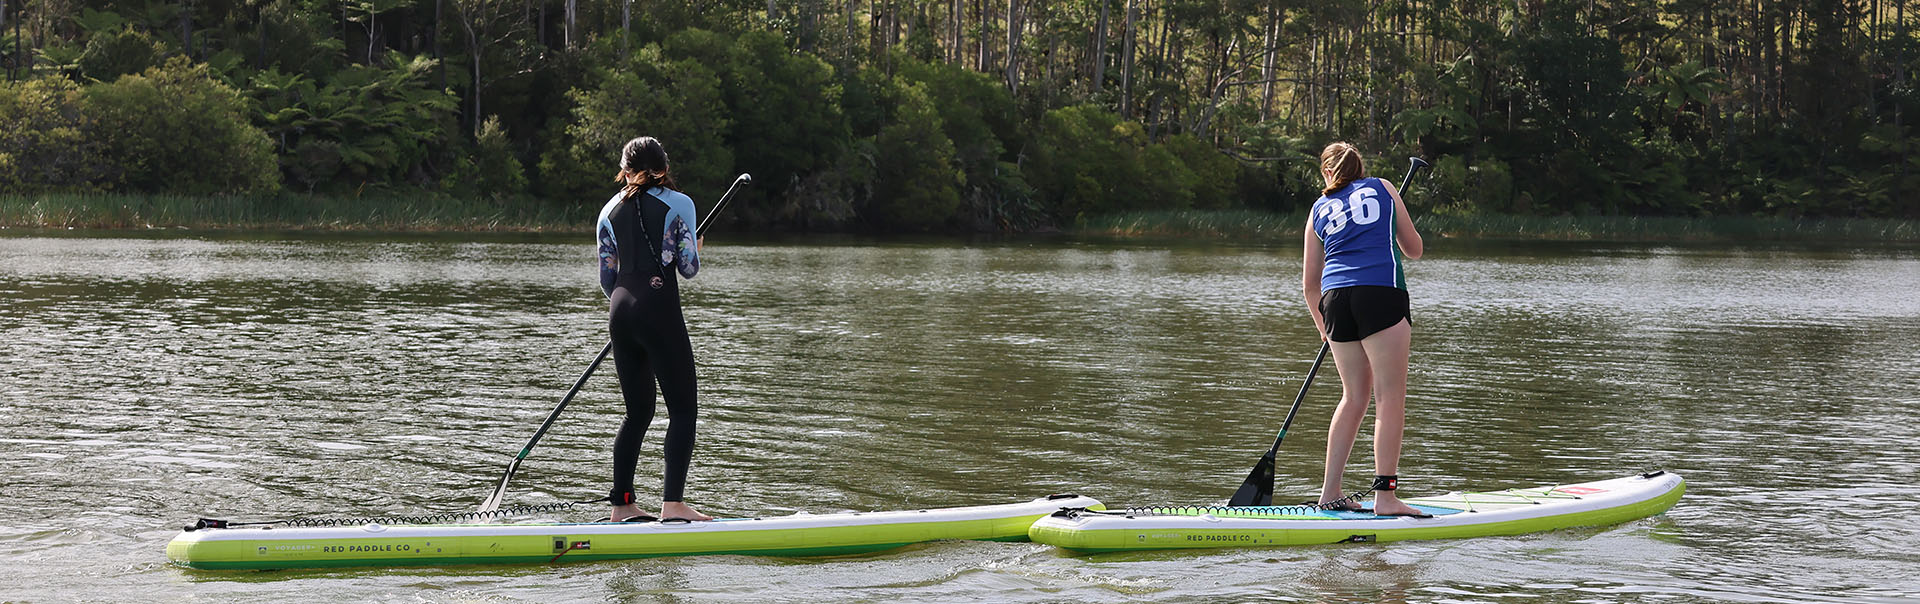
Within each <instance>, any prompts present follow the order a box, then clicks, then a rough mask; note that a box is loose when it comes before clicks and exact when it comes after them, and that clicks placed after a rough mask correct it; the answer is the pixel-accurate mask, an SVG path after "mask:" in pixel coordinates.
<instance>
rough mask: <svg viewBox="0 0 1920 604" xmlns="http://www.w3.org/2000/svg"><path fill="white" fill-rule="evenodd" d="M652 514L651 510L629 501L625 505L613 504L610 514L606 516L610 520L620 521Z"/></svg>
mask: <svg viewBox="0 0 1920 604" xmlns="http://www.w3.org/2000/svg"><path fill="white" fill-rule="evenodd" d="M652 515H653V512H649V511H646V510H643V509H640V506H639V505H638V504H633V503H629V504H626V505H616V506H613V512H612V513H611V514H608V515H607V518H608V519H609V520H610V521H612V522H620V521H622V520H626V519H628V518H632V517H634V516H652Z"/></svg>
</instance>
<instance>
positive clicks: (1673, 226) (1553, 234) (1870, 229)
mask: <svg viewBox="0 0 1920 604" xmlns="http://www.w3.org/2000/svg"><path fill="white" fill-rule="evenodd" d="M1306 220H1307V218H1306V214H1304V213H1289V214H1279V213H1272V212H1257V211H1246V210H1232V211H1200V210H1179V211H1155V212H1127V213H1121V214H1110V215H1106V216H1099V217H1095V218H1090V219H1087V220H1086V221H1084V222H1082V223H1081V224H1080V225H1079V226H1076V227H1075V228H1073V229H1070V231H1071V232H1072V233H1074V234H1076V235H1081V236H1089V237H1117V238H1129V239H1131V238H1163V237H1165V238H1176V237H1204V238H1215V239H1237V240H1247V241H1257V240H1280V239H1290V238H1297V237H1300V236H1301V234H1302V233H1303V230H1304V227H1305V225H1306ZM1414 224H1415V225H1416V226H1417V227H1418V228H1419V229H1420V232H1421V234H1422V235H1424V236H1427V237H1436V236H1437V237H1443V238H1479V239H1540V240H1568V241H1852V242H1898V241H1920V221H1914V220H1898V219H1888V218H1819V219H1811V218H1809V219H1793V218H1770V217H1728V218H1680V217H1666V216H1660V217H1638V216H1422V217H1419V218H1417V219H1416V220H1415V223H1414Z"/></svg>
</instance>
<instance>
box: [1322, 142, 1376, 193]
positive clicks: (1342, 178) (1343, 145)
mask: <svg viewBox="0 0 1920 604" xmlns="http://www.w3.org/2000/svg"><path fill="white" fill-rule="evenodd" d="M1320 177H1321V178H1323V179H1325V180H1326V181H1327V187H1326V188H1325V189H1321V190H1320V194H1321V195H1332V194H1333V192H1334V191H1338V190H1341V189H1344V188H1347V185H1348V184H1351V183H1352V182H1353V181H1356V180H1360V179H1362V178H1366V177H1367V165H1366V162H1365V161H1364V160H1362V159H1361V158H1360V149H1358V148H1355V147H1354V146H1353V145H1352V144H1350V143H1347V142H1345V141H1341V142H1336V143H1333V144H1331V145H1327V148H1325V149H1322V150H1320Z"/></svg>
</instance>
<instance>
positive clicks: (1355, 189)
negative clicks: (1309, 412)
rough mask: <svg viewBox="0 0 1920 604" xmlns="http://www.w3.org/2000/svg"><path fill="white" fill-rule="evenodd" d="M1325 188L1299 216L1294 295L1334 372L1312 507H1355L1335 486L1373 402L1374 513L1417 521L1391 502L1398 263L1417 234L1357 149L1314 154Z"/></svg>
mask: <svg viewBox="0 0 1920 604" xmlns="http://www.w3.org/2000/svg"><path fill="white" fill-rule="evenodd" d="M1320 175H1321V177H1322V178H1324V179H1325V180H1326V188H1325V189H1323V190H1322V191H1321V197H1320V199H1318V200H1316V201H1314V202H1313V209H1312V210H1311V211H1310V212H1309V213H1308V216H1307V234H1306V253H1305V255H1304V258H1303V260H1302V262H1301V264H1302V266H1301V273H1300V281H1301V290H1302V292H1301V293H1302V294H1304V295H1305V296H1306V300H1307V307H1308V309H1309V310H1310V311H1311V312H1312V313H1313V323H1314V326H1315V327H1317V328H1319V330H1320V335H1321V337H1322V338H1325V339H1326V340H1327V342H1328V343H1329V347H1330V348H1331V349H1332V351H1333V364H1334V367H1336V368H1338V369H1339V371H1340V391H1341V392H1340V406H1339V408H1337V409H1336V410H1335V411H1334V414H1333V425H1332V427H1330V428H1328V430H1327V469H1326V474H1325V475H1324V477H1323V478H1322V480H1323V482H1322V484H1321V487H1320V503H1321V504H1322V505H1326V506H1329V507H1330V508H1331V509H1358V508H1359V505H1358V504H1357V503H1355V502H1353V501H1352V500H1350V499H1348V498H1346V497H1344V496H1342V495H1341V491H1340V479H1341V476H1342V475H1343V474H1344V473H1345V470H1346V464H1347V457H1348V456H1349V455H1350V454H1352V452H1353V442H1354V439H1355V438H1357V437H1358V436H1359V433H1360V421H1361V420H1362V419H1365V418H1366V414H1367V401H1368V399H1369V398H1371V399H1372V401H1373V404H1374V424H1373V460H1374V461H1373V463H1374V474H1375V476H1374V481H1373V491H1374V492H1375V499H1374V512H1375V513H1377V514H1380V515H1382V516H1422V514H1421V513H1420V511H1419V510H1416V509H1414V508H1413V507H1412V506H1409V505H1407V504H1405V503H1402V502H1401V501H1400V499H1399V497H1397V496H1395V494H1394V489H1396V488H1398V487H1399V465H1400V438H1401V432H1402V429H1403V428H1404V426H1405V423H1406V400H1407V356H1408V349H1409V348H1410V347H1411V345H1412V340H1413V323H1412V321H1411V318H1410V314H1409V312H1408V302H1407V283H1406V276H1405V275H1404V274H1403V273H1402V272H1401V269H1400V262H1401V259H1402V258H1403V257H1404V258H1419V257H1420V252H1421V241H1420V233H1419V232H1416V231H1414V229H1413V219H1411V218H1409V217H1408V216H1407V204H1406V202H1404V201H1401V199H1400V192H1399V191H1397V190H1395V189H1394V187H1393V185H1392V184H1391V183H1388V182H1387V181H1385V180H1381V179H1378V178H1369V177H1367V170H1366V166H1365V164H1364V163H1363V162H1362V160H1361V157H1360V151H1359V150H1358V149H1355V148H1354V147H1353V145H1350V144H1347V143H1333V144H1331V145H1327V148H1326V149H1325V150H1323V151H1321V152H1320Z"/></svg>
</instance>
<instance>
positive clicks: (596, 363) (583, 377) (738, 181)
mask: <svg viewBox="0 0 1920 604" xmlns="http://www.w3.org/2000/svg"><path fill="white" fill-rule="evenodd" d="M750 184H753V175H751V174H741V175H740V176H738V177H736V178H734V179H733V184H732V185H730V186H728V187H727V192H726V193H725V194H722V195H721V196H720V201H716V202H714V203H713V209H712V210H708V211H707V218H706V219H705V220H701V221H700V226H699V227H696V229H695V231H694V237H696V238H697V237H704V236H706V234H707V227H710V226H713V219H714V217H716V216H718V215H719V214H720V210H721V209H723V208H725V207H727V201H729V200H731V199H733V192H734V191H737V190H739V189H740V186H741V185H750ZM612 351H613V342H612V341H608V342H607V345H606V346H602V347H600V354H597V355H594V357H593V363H591V364H589V365H587V370H586V371H583V372H581V373H580V379H577V380H574V381H573V388H571V389H569V390H567V395H566V396H563V397H560V404H558V405H555V406H554V407H553V412H552V413H548V414H547V420H546V421H543V422H540V429H539V430H535V431H533V438H529V439H527V444H525V445H522V446H521V447H520V454H518V455H515V456H513V461H512V462H510V463H508V464H507V473H506V474H503V475H501V476H500V486H497V487H494V489H493V494H492V495H488V496H487V499H486V501H482V502H480V513H486V512H492V511H494V510H498V509H500V502H501V500H502V499H504V498H505V497H506V496H507V483H508V482H511V481H513V473H514V472H516V471H519V470H520V462H521V461H523V460H525V459H526V458H527V454H529V453H532V452H533V445H535V444H537V443H539V442H540V437H542V436H546V435H547V429H548V428H552V427H553V420H556V419H559V418H560V412H561V411H563V410H565V409H566V408H567V403H571V402H573V395H576V394H579V393H580V387H581V386H585V385H586V384H587V378H589V377H592V376H593V371H594V370H596V369H599V368H600V362H601V361H605V360H607V353H609V352H612Z"/></svg>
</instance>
